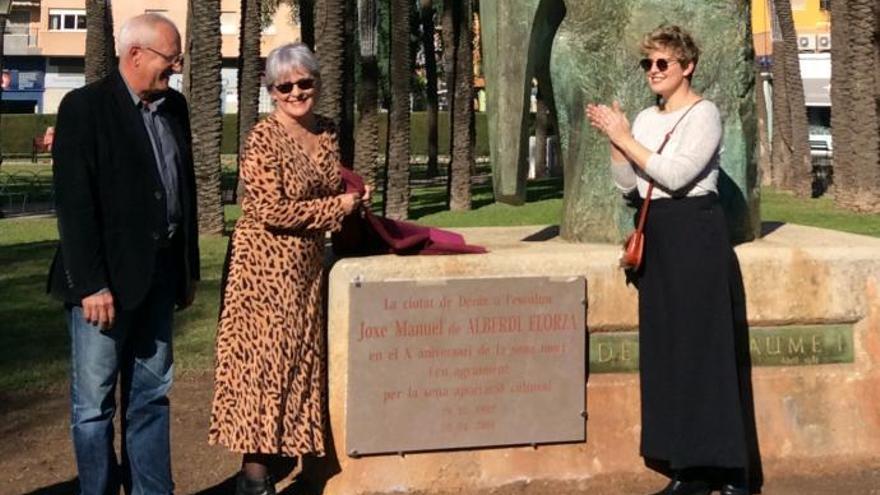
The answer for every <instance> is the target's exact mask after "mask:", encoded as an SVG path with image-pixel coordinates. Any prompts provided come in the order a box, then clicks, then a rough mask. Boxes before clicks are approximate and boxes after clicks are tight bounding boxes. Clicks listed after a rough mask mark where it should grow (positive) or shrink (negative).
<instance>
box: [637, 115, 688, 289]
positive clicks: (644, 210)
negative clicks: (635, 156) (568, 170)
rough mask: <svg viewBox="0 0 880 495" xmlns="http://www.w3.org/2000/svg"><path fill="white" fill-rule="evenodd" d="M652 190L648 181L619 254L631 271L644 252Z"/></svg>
mask: <svg viewBox="0 0 880 495" xmlns="http://www.w3.org/2000/svg"><path fill="white" fill-rule="evenodd" d="M701 101H703V100H702V99H699V100H697V101H695V102H694V103H693V104H692V105H691V106H690V107H689V108H688V109H687V111H685V112H684V114H682V116H681V117H679V119H678V120H677V121H676V122H675V125H674V126H672V129H670V130H669V132H667V133H666V136H664V137H663V143H662V144H661V145H660V147H659V148H657V154H660V153H661V152H662V151H663V148H665V147H666V143H668V142H669V138H670V137H672V133H673V132H675V128H676V127H678V124H679V123H680V122H681V121H682V120H683V119H684V116H685V115H687V114H688V113H690V111H691V109H692V108H694V107H695V106H697V103H700V102H701ZM653 192H654V181H653V180H652V181H650V182H649V183H648V191H647V192H646V194H645V200H644V201H642V207H641V208H640V209H639V223H638V225H637V226H636V229H635V230H634V231H633V232H632V233H630V235H629V236H628V237H627V238H626V241H625V242H624V243H623V253H621V254H620V267H621V268H623V269H624V270H629V271H633V272H637V271H639V269H640V268H641V267H642V255H643V254H644V252H645V218H646V217H647V216H648V206H650V204H651V194H652V193H653Z"/></svg>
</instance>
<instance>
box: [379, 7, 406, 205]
mask: <svg viewBox="0 0 880 495" xmlns="http://www.w3.org/2000/svg"><path fill="white" fill-rule="evenodd" d="M390 2H391V49H390V52H391V56H390V68H389V74H390V85H391V106H390V108H389V112H388V153H387V154H386V157H385V170H386V172H385V202H384V208H385V211H384V214H385V216H387V217H390V218H393V219H398V220H399V219H404V218H406V217H407V215H408V210H409V158H410V157H409V134H410V112H409V96H410V93H409V90H410V79H411V77H412V70H411V69H412V67H411V64H410V39H409V37H410V12H411V10H412V0H390Z"/></svg>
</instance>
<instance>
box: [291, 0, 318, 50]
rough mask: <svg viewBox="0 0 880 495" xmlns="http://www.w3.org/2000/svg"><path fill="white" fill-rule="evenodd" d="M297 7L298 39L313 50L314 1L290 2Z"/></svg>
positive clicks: (296, 0)
mask: <svg viewBox="0 0 880 495" xmlns="http://www.w3.org/2000/svg"><path fill="white" fill-rule="evenodd" d="M291 3H297V4H298V5H299V38H300V40H301V41H302V42H303V43H305V44H307V45H309V47H310V48H311V49H312V50H314V49H315V0H291Z"/></svg>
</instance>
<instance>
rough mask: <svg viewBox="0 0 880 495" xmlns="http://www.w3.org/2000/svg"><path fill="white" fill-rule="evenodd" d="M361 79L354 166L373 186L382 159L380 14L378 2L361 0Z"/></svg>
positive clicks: (359, 20) (359, 28)
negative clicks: (380, 158) (380, 137)
mask: <svg viewBox="0 0 880 495" xmlns="http://www.w3.org/2000/svg"><path fill="white" fill-rule="evenodd" d="M357 9H358V35H359V43H358V45H359V46H360V71H361V78H360V81H359V83H358V87H357V91H358V95H357V98H358V103H357V108H358V115H357V126H356V127H355V128H356V129H357V139H355V151H354V167H355V171H357V172H358V173H359V174H360V175H361V176H362V177H363V178H364V179H365V180H366V181H367V183H368V184H370V185H375V183H376V158H377V157H378V156H379V62H378V46H379V24H378V23H379V15H378V5H377V4H376V0H358V5H357Z"/></svg>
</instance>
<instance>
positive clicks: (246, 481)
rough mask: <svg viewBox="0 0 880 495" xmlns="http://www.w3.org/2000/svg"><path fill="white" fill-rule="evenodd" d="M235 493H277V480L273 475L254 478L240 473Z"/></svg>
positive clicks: (267, 494) (237, 494)
mask: <svg viewBox="0 0 880 495" xmlns="http://www.w3.org/2000/svg"><path fill="white" fill-rule="evenodd" d="M235 495H275V482H273V481H272V477H271V476H266V477H265V478H263V479H261V480H252V479H250V478H248V477H247V476H245V475H244V473H239V475H238V478H237V479H236V480H235Z"/></svg>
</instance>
